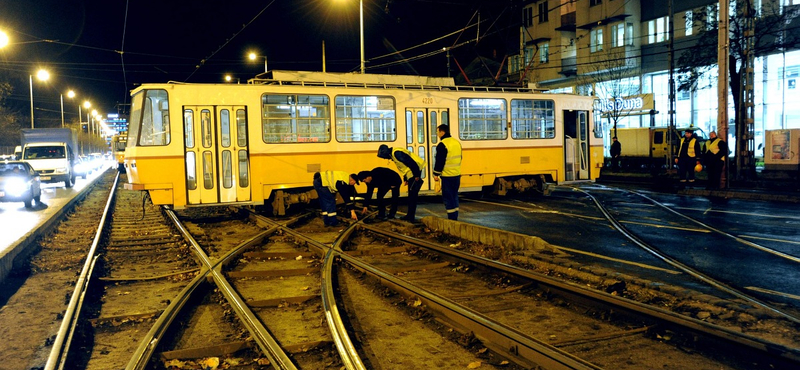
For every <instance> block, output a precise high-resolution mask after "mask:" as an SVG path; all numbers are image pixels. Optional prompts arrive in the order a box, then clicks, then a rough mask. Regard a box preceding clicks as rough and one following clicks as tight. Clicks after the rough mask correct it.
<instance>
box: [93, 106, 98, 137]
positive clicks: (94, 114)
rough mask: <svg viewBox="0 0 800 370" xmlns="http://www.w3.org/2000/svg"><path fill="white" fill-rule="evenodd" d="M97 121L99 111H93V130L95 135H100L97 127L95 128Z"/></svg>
mask: <svg viewBox="0 0 800 370" xmlns="http://www.w3.org/2000/svg"><path fill="white" fill-rule="evenodd" d="M95 121H97V109H92V129H93V130H94V134H98V132H97V127H94V125H95Z"/></svg>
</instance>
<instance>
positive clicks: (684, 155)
mask: <svg viewBox="0 0 800 370" xmlns="http://www.w3.org/2000/svg"><path fill="white" fill-rule="evenodd" d="M699 155H700V143H698V142H697V137H696V136H695V135H694V132H693V131H692V130H686V131H684V132H683V137H682V138H681V146H680V149H679V150H678V157H677V158H675V163H676V164H677V165H678V178H679V179H680V181H681V183H685V182H686V181H689V182H690V183H693V182H694V168H695V166H696V165H698V164H700V158H699V157H698V156H699Z"/></svg>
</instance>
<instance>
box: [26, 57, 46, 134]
mask: <svg viewBox="0 0 800 370" xmlns="http://www.w3.org/2000/svg"><path fill="white" fill-rule="evenodd" d="M28 77H29V81H30V85H31V128H33V75H28ZM36 78H38V79H39V81H47V80H48V79H49V78H50V72H47V71H46V70H44V69H40V70H39V71H38V72H36Z"/></svg>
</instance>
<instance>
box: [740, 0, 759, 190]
mask: <svg viewBox="0 0 800 370" xmlns="http://www.w3.org/2000/svg"><path fill="white" fill-rule="evenodd" d="M739 7H740V13H741V15H742V18H743V20H744V22H745V23H744V26H745V27H744V39H745V40H744V56H743V58H742V64H743V66H742V76H741V77H742V78H741V86H740V89H739V91H740V94H741V96H742V99H741V101H740V104H739V108H740V114H739V117H740V120H741V124H740V125H739V126H741V127H736V134H737V137H738V140H736V151H737V154H738V155H737V156H736V177H737V180H745V181H748V180H753V179H755V175H756V162H755V91H754V86H755V17H756V15H755V9H753V6H752V1H745V2H743V3H741V5H739Z"/></svg>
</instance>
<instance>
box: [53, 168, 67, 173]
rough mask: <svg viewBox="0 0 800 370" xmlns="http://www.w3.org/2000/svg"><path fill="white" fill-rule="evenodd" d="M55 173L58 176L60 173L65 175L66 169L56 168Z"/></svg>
mask: <svg viewBox="0 0 800 370" xmlns="http://www.w3.org/2000/svg"><path fill="white" fill-rule="evenodd" d="M55 172H56V173H59V174H61V173H67V169H66V168H56V171H55Z"/></svg>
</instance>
